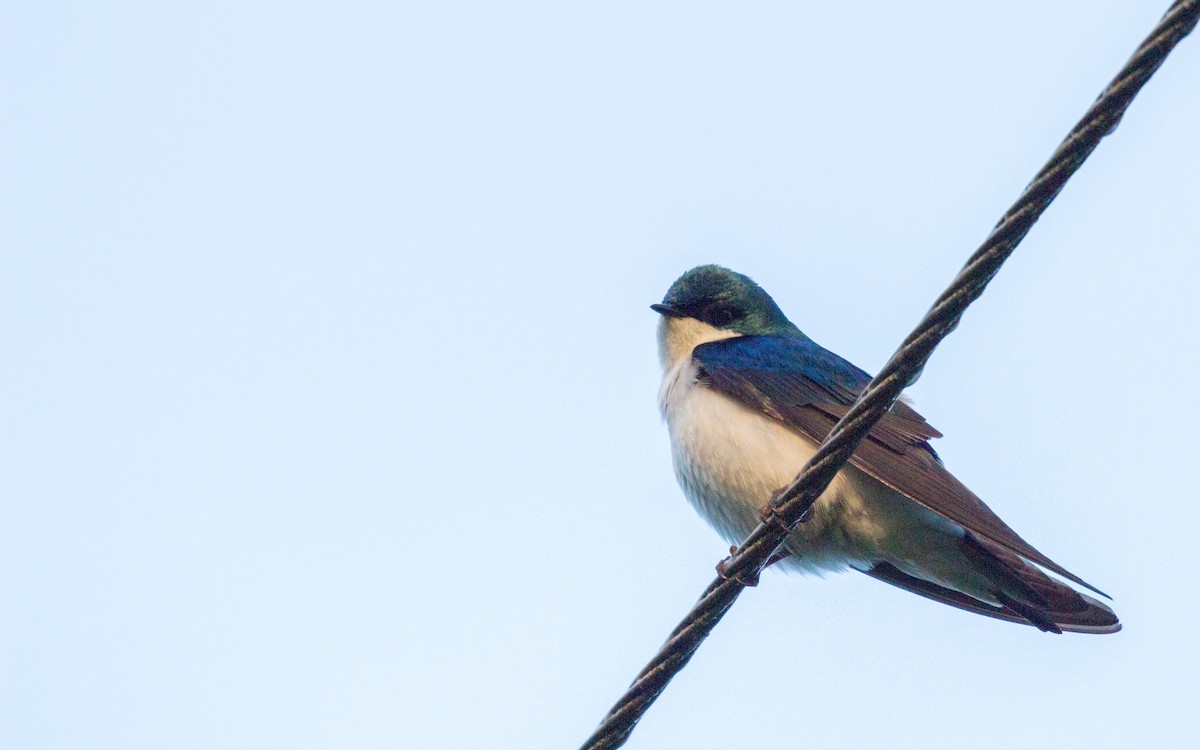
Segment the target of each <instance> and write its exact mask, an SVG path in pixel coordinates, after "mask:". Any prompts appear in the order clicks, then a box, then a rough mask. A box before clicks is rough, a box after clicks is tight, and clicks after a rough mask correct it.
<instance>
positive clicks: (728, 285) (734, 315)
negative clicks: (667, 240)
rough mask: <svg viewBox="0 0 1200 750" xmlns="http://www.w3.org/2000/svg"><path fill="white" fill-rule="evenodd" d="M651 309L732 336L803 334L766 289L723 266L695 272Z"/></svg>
mask: <svg viewBox="0 0 1200 750" xmlns="http://www.w3.org/2000/svg"><path fill="white" fill-rule="evenodd" d="M650 308H651V309H653V310H654V311H655V312H657V313H659V314H661V315H663V316H664V317H666V318H668V319H688V318H690V319H694V320H698V321H700V322H701V323H706V324H708V325H710V326H712V327H713V328H716V329H718V330H721V331H728V332H730V333H731V334H740V335H743V336H761V335H765V334H771V333H799V329H797V328H796V326H794V325H792V323H791V321H789V320H788V319H787V316H786V315H784V314H783V311H782V310H780V309H779V305H777V304H775V300H773V299H771V295H769V294H767V293H766V292H765V291H763V288H762V287H760V286H759V285H758V284H755V283H754V281H753V280H752V279H751V278H750V277H749V276H743V275H742V274H740V273H737V272H735V271H730V270H729V269H728V268H722V267H721V266H713V265H709V266H697V267H696V268H693V269H692V270H690V271H688V272H687V273H685V274H684V275H682V276H680V277H679V278H678V279H676V280H675V283H674V284H672V285H671V288H670V289H668V290H667V295H666V296H665V297H663V301H662V302H661V303H660V304H656V305H651V306H650Z"/></svg>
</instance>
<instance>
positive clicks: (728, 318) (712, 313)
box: [708, 305, 737, 328]
mask: <svg viewBox="0 0 1200 750" xmlns="http://www.w3.org/2000/svg"><path fill="white" fill-rule="evenodd" d="M735 318H737V311H736V310H734V309H733V308H732V307H729V306H728V305H716V306H714V307H713V308H711V309H710V310H709V311H708V319H709V322H711V323H712V324H713V325H714V326H716V327H717V328H723V327H725V326H727V325H729V324H730V323H732V322H733V321H734V319H735Z"/></svg>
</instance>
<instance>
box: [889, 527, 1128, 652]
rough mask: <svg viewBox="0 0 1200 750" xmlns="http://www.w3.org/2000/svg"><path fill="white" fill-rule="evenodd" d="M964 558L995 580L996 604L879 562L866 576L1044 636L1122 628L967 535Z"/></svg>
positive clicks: (1090, 601) (1099, 609) (1097, 606)
mask: <svg viewBox="0 0 1200 750" xmlns="http://www.w3.org/2000/svg"><path fill="white" fill-rule="evenodd" d="M961 550H962V552H963V555H964V556H965V557H967V558H968V559H969V560H971V562H972V563H973V564H974V565H975V566H976V567H977V568H978V569H980V570H982V571H985V572H986V573H987V575H988V577H989V578H990V579H991V580H992V581H994V582H995V584H996V588H995V591H993V594H994V595H995V597H996V600H997V601H999V602H1000V604H999V605H995V604H991V603H988V602H984V601H981V600H979V599H976V598H975V597H973V596H968V595H967V594H963V593H961V592H959V591H955V590H954V589H949V588H946V587H944V586H940V585H938V584H936V583H932V582H930V581H926V580H924V579H922V578H917V577H915V576H911V575H909V574H907V573H904V572H903V571H901V570H900V569H899V568H897V567H895V566H894V565H892V564H890V563H886V562H884V563H879V564H877V565H876V566H875V567H873V568H871V569H870V570H867V571H865V572H866V574H867V575H869V576H871V577H872V578H875V579H878V580H880V581H883V582H885V583H890V584H892V585H893V586H899V587H900V588H902V589H905V590H907V591H911V592H912V593H914V594H919V595H921V596H924V597H926V598H927V599H933V600H934V601H938V602H941V603H943V604H949V605H950V606H952V607H958V608H959V609H964V610H966V611H968V612H974V613H976V614H980V615H985V616H987V617H994V618H996V619H998V620H1007V621H1008V622H1017V623H1021V624H1023V625H1033V626H1034V627H1036V628H1038V629H1039V630H1042V631H1044V632H1048V633H1062V632H1064V631H1066V632H1071V633H1115V632H1117V631H1118V630H1120V629H1121V622H1120V620H1118V619H1117V615H1116V613H1115V612H1113V611H1112V610H1111V609H1110V608H1109V607H1108V606H1107V605H1105V604H1104V603H1102V602H1100V601H1099V600H1097V599H1094V598H1092V597H1090V596H1088V595H1087V594H1081V593H1079V592H1078V591H1076V590H1075V589H1073V588H1071V587H1070V586H1067V585H1066V584H1064V583H1060V582H1059V581H1056V580H1055V579H1053V578H1051V577H1050V576H1048V575H1046V574H1045V573H1043V572H1042V571H1041V569H1039V568H1037V567H1035V566H1034V565H1032V564H1031V563H1028V562H1026V561H1025V560H1023V559H1022V558H1020V557H1019V556H1017V555H1015V554H1013V553H1011V552H1009V551H1008V550H1005V549H1003V548H1001V547H999V546H997V545H994V544H991V543H989V542H987V541H983V540H980V539H977V538H976V537H975V536H974V535H972V534H970V533H967V534H965V535H964V536H963V540H962V544H961Z"/></svg>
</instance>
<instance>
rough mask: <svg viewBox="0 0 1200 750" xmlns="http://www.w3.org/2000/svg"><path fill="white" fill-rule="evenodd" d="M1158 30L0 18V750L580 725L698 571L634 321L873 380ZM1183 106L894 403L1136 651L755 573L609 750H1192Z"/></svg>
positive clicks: (25, 11)
mask: <svg viewBox="0 0 1200 750" xmlns="http://www.w3.org/2000/svg"><path fill="white" fill-rule="evenodd" d="M1167 5H1168V3H1167V2H1166V0H1157V1H1153V2H1151V1H1147V2H1140V1H1139V2H1134V1H1132V0H1131V1H1129V2H1111V3H1101V4H1097V3H1093V2H1085V1H1084V0H1078V1H1072V2H1067V1H1061V2H1060V1H1053V2H1046V1H1045V0H1036V1H1035V0H1028V1H1023V0H1013V1H1011V2H1005V3H959V2H939V3H932V2H931V3H874V2H868V3H820V4H815V3H802V2H791V3H782V2H756V3H731V2H721V3H712V2H687V3H682V2H662V3H646V2H636V3H634V2H604V3H562V2H541V3H534V2H521V3H517V2H514V3H459V2H441V3H428V2H422V3H417V2H401V3H383V2H380V3H372V2H342V3H310V2H286V3H285V2H261V3H253V4H248V3H241V2H237V3H234V2H222V1H220V0H217V1H213V2H205V3H162V2H116V1H114V2H106V3H85V2H77V3H61V2H50V1H47V2H37V3H16V2H13V3H4V4H3V5H2V6H0V7H2V10H0V85H2V88H3V95H2V96H0V159H2V162H0V247H2V248H3V249H2V250H0V359H2V362H3V365H2V366H0V511H2V516H0V746H3V747H6V748H21V749H22V750H36V749H39V748H113V749H117V748H121V749H127V748H172V749H174V748H179V749H186V748H248V749H249V748H254V749H259V748H289V749H293V748H300V749H306V748H425V747H430V748H483V747H488V748H491V747H495V748H564V747H565V748H571V747H575V746H577V745H578V744H579V743H581V742H582V741H583V740H584V739H585V738H586V737H587V736H588V735H589V734H590V733H591V731H592V730H593V728H594V727H595V725H596V723H597V722H598V721H599V720H600V719H601V718H602V717H603V715H604V714H605V712H606V711H607V710H608V708H609V707H610V705H611V704H612V703H613V701H615V700H616V699H617V697H618V696H619V695H620V693H621V692H622V691H623V689H624V688H625V687H626V685H627V684H628V682H629V681H630V680H631V679H632V678H633V676H634V675H635V674H636V672H637V671H638V669H640V668H641V666H642V665H643V664H644V663H645V662H646V661H647V660H648V659H649V657H650V656H651V655H652V654H653V653H654V651H655V650H656V649H657V648H658V646H659V645H660V643H661V642H662V640H663V639H664V638H665V637H666V635H667V634H668V633H669V631H670V630H671V628H672V627H673V626H674V625H675V624H676V622H678V620H679V619H680V618H681V617H682V616H683V615H684V613H685V612H686V611H687V610H688V608H689V607H690V605H691V604H692V603H693V601H694V600H695V598H696V597H697V596H698V595H699V593H700V592H701V591H702V590H703V588H704V586H705V585H706V584H707V583H708V581H710V580H711V579H712V577H713V566H714V565H715V564H716V562H717V561H718V560H719V559H721V557H722V556H723V555H724V554H725V553H726V546H725V545H724V544H722V542H721V541H720V540H719V539H718V537H717V536H716V535H715V534H714V533H713V532H712V531H710V530H709V529H708V528H707V527H706V526H705V525H704V523H703V522H702V521H701V520H700V519H699V518H698V517H697V516H696V515H695V514H694V513H693V512H692V510H691V509H690V508H689V507H688V505H687V503H686V502H685V501H684V499H683V497H682V495H681V493H680V491H679V489H678V488H677V486H676V483H675V479H674V477H673V474H672V471H671V468H670V457H669V451H668V444H667V435H666V430H665V428H664V426H663V425H662V424H661V421H660V418H659V415H658V411H657V405H656V394H657V391H658V383H659V378H660V373H659V369H658V363H657V359H656V350H655V343H654V325H655V322H656V321H655V315H654V314H653V313H652V312H651V311H650V310H649V309H648V307H647V306H648V305H649V304H650V303H652V302H656V301H658V300H659V299H661V297H662V295H663V293H664V292H665V290H666V288H667V286H668V285H669V284H670V283H671V282H672V281H673V280H674V279H675V278H676V277H677V276H678V275H679V274H680V273H682V272H683V271H685V270H686V269H688V268H690V267H692V266H694V265H697V264H700V263H708V262H717V263H722V264H724V265H728V266H730V267H732V268H734V269H736V270H739V271H742V272H744V273H747V274H749V275H751V276H752V277H754V278H755V279H756V280H758V281H759V282H760V283H761V284H762V285H763V286H764V287H765V288H766V289H767V290H768V291H770V292H771V293H772V294H773V295H774V296H775V299H776V300H777V301H778V302H779V303H780V305H781V306H782V307H783V309H784V310H785V311H786V312H787V313H788V314H789V315H790V317H791V318H792V320H793V321H795V322H796V323H797V324H798V325H799V326H800V327H801V328H802V329H803V330H805V332H807V333H808V334H809V335H811V336H812V337H813V338H814V339H816V340H817V341H818V342H820V343H822V344H823V345H825V346H827V347H829V348H831V349H833V350H835V351H837V352H839V353H840V354H842V355H843V356H845V357H847V358H849V359H850V360H851V361H853V362H855V363H857V364H858V365H860V366H862V367H864V368H866V369H868V370H874V369H875V368H878V367H879V366H880V365H881V364H882V363H883V362H884V361H886V359H887V358H888V356H889V355H890V354H891V353H892V352H893V351H894V349H895V347H896V346H897V344H898V343H899V342H900V340H901V339H902V338H903V336H904V335H905V334H906V333H907V332H908V331H909V330H910V329H911V328H912V326H913V325H914V324H915V323H916V322H917V320H918V319H919V318H920V316H921V315H922V314H923V313H924V311H925V310H926V309H927V308H928V306H929V304H930V303H931V302H932V300H933V299H934V297H935V296H936V294H937V293H938V292H939V291H941V289H942V288H943V287H944V286H945V285H946V284H947V283H948V282H949V280H950V279H951V278H952V277H953V275H954V274H955V272H956V271H957V270H958V268H959V267H960V266H961V264H962V263H963V261H964V260H965V258H966V257H967V256H968V255H969V254H970V253H971V252H972V251H973V250H974V248H975V247H977V245H978V244H979V242H980V241H982V240H983V238H984V237H985V236H986V234H987V231H988V229H989V228H990V227H991V226H992V225H993V224H994V223H995V221H996V220H997V219H998V218H999V216H1000V215H1001V213H1002V212H1003V211H1004V209H1005V208H1006V207H1007V206H1008V205H1009V204H1010V203H1011V202H1012V200H1013V199H1015V197H1016V196H1017V195H1018V193H1019V192H1020V190H1021V188H1022V187H1023V186H1024V185H1025V184H1026V182H1027V181H1028V180H1029V179H1030V177H1032V175H1033V174H1034V172H1035V171H1036V170H1037V169H1038V167H1040V166H1041V164H1042V163H1043V162H1044V161H1045V159H1046V158H1047V157H1048V156H1049V155H1050V153H1051V151H1052V150H1053V148H1054V146H1055V145H1056V144H1057V143H1058V141H1059V140H1060V139H1061V138H1062V136H1063V135H1064V134H1065V133H1066V132H1067V130H1068V129H1069V128H1070V126H1071V125H1072V124H1073V123H1074V121H1075V120H1076V119H1077V118H1078V117H1079V116H1080V115H1081V114H1082V113H1083V112H1084V111H1085V109H1086V108H1087V106H1088V105H1089V104H1090V103H1091V102H1092V100H1093V99H1094V98H1095V97H1096V95H1097V94H1098V93H1099V92H1100V91H1101V89H1102V88H1103V86H1104V85H1105V84H1106V83H1107V82H1108V81H1109V80H1110V78H1111V77H1112V75H1113V74H1114V73H1115V72H1116V71H1117V70H1118V68H1119V67H1120V66H1121V65H1122V64H1123V63H1124V62H1125V60H1126V59H1127V58H1128V57H1129V55H1130V54H1131V53H1132V51H1133V50H1134V48H1135V47H1136V45H1137V44H1138V42H1139V41H1140V40H1141V39H1142V38H1143V37H1144V36H1145V35H1146V34H1147V33H1148V32H1149V30H1150V29H1151V28H1152V27H1153V25H1154V23H1155V22H1156V21H1157V20H1158V18H1159V17H1160V15H1161V14H1162V12H1163V11H1164V10H1165V9H1166V6H1167ZM1197 81H1200V39H1191V40H1188V41H1186V42H1185V43H1184V44H1183V45H1182V46H1181V47H1180V48H1179V49H1178V50H1177V52H1176V53H1175V54H1174V55H1173V56H1172V58H1171V59H1169V60H1168V61H1167V63H1166V65H1165V66H1164V68H1163V69H1162V70H1161V71H1160V72H1159V73H1158V75H1157V76H1156V77H1155V78H1154V79H1153V80H1152V81H1151V82H1150V84H1149V86H1148V87H1147V89H1146V90H1145V91H1144V92H1143V93H1142V95H1141V96H1140V97H1139V99H1138V100H1137V101H1136V102H1135V103H1134V106H1133V108H1132V110H1131V111H1130V113H1129V114H1128V115H1127V117H1126V118H1125V120H1124V122H1123V123H1122V125H1121V127H1120V128H1119V129H1118V130H1117V132H1116V133H1115V135H1114V136H1113V137H1111V138H1109V139H1107V140H1106V141H1105V142H1104V143H1103V144H1101V147H1100V149H1099V150H1098V151H1097V152H1096V154H1095V155H1094V156H1093V157H1092V159H1091V160H1090V161H1089V162H1088V163H1087V164H1086V166H1085V167H1084V168H1083V170H1082V172H1081V173H1080V174H1078V175H1077V176H1076V178H1075V179H1074V180H1073V181H1072V182H1071V183H1070V185H1069V186H1068V187H1067V189H1066V190H1065V192H1064V193H1063V194H1062V195H1061V196H1060V198H1059V199H1058V201H1057V202H1056V203H1055V204H1054V205H1053V206H1052V207H1051V209H1050V211H1049V212H1048V213H1047V215H1046V216H1045V218H1044V219H1043V220H1042V221H1041V222H1040V223H1039V224H1038V225H1037V226H1036V227H1035V228H1034V230H1033V232H1032V234H1031V235H1030V236H1029V237H1028V239H1027V240H1026V241H1025V243H1024V244H1023V245H1022V246H1021V247H1020V249H1019V250H1018V252H1017V254H1016V255H1015V256H1014V257H1013V259H1012V260H1011V261H1010V262H1009V264H1008V265H1007V266H1006V267H1005V268H1004V270H1003V271H1002V272H1001V274H1000V275H999V277H998V278H997V279H996V280H995V282H994V283H993V284H992V286H991V287H990V289H989V291H988V293H987V294H986V295H985V296H984V297H983V298H982V300H981V301H980V302H979V303H978V304H977V305H976V306H974V307H973V308H972V309H971V310H970V311H969V312H968V314H967V317H966V319H965V320H964V322H963V323H962V325H961V326H960V327H959V329H958V330H957V331H956V333H955V334H954V335H953V336H951V337H950V338H949V339H948V340H947V341H946V342H945V344H944V345H943V346H942V347H941V348H940V349H939V350H938V352H937V353H936V354H935V356H934V358H933V360H932V362H931V364H930V365H929V366H928V368H927V369H926V372H925V374H924V377H923V379H922V380H921V381H920V382H919V383H918V384H917V385H916V386H915V387H913V388H912V389H910V391H909V395H910V396H911V397H912V398H913V399H914V400H915V401H916V404H917V406H918V408H919V409H920V410H921V411H922V413H924V414H925V416H926V417H927V418H928V419H929V420H930V421H931V422H932V423H933V424H934V425H935V426H937V427H938V428H939V429H940V430H942V432H944V433H945V435H946V437H945V438H944V439H942V440H940V441H938V442H937V445H936V447H937V449H938V450H939V451H940V452H941V455H942V457H943V458H944V459H945V461H946V463H947V465H948V466H949V467H950V468H951V469H952V470H953V471H954V472H955V473H956V474H957V476H958V477H959V478H961V479H962V480H963V481H964V482H966V483H967V484H968V485H969V486H971V487H972V488H973V489H974V490H975V491H976V492H977V493H978V494H979V495H980V496H982V497H983V498H984V499H985V500H986V501H987V502H988V503H989V504H990V505H991V506H992V507H993V508H994V509H995V510H996V511H997V512H999V513H1000V514H1001V515H1002V516H1003V517H1004V518H1005V519H1006V520H1007V521H1008V522H1009V523H1010V524H1011V525H1012V526H1014V527H1015V528H1016V529H1017V530H1018V531H1019V532H1020V533H1021V534H1022V535H1023V536H1025V537H1026V538H1027V539H1028V540H1029V541H1030V542H1032V543H1033V544H1034V545H1036V546H1038V547H1039V548H1041V549H1042V550H1043V551H1045V552H1046V553H1047V554H1049V555H1050V556H1051V557H1053V558H1054V559H1055V560H1057V561H1059V562H1061V563H1062V564H1064V565H1065V566H1066V567H1068V568H1069V569H1071V570H1072V571H1074V572H1076V573H1078V574H1080V575H1081V576H1083V577H1084V578H1086V579H1087V580H1089V581H1091V582H1093V583H1095V584H1096V585H1097V586H1099V587H1100V588H1102V589H1104V590H1106V591H1108V592H1109V593H1111V594H1112V595H1113V596H1114V597H1115V602H1114V607H1115V609H1116V610H1117V612H1118V613H1119V614H1120V616H1121V618H1122V620H1123V622H1124V624H1125V630H1124V631H1123V632H1122V633H1120V634H1118V635H1115V636H1107V637H1087V636H1063V637H1054V636H1048V635H1043V634H1041V633H1038V632H1037V631H1036V630H1033V629H1032V628H1024V627H1017V626H1014V625H1009V624H1005V623H1000V622H997V621H992V620H987V619H985V618H980V617H975V616H971V615H968V614H965V613H962V612H959V611H957V610H953V609H950V608H948V607H943V606H939V605H936V604H933V603H930V602H927V601H925V600H923V599H920V598H918V597H915V596H912V595H910V594H906V593H904V592H901V591H899V590H895V589H892V588H890V587H887V586H884V585H882V584H879V583H877V582H875V581H872V580H870V579H868V578H867V577H866V576H861V575H857V574H844V575H837V576H832V577H829V578H826V579H818V578H805V577H800V576H788V575H782V574H779V573H768V574H766V575H764V576H763V581H762V584H761V585H760V586H759V588H758V589H756V590H753V591H750V592H747V593H746V594H745V595H743V597H742V598H741V600H740V601H739V602H738V604H737V606H735V607H734V609H733V610H732V612H731V613H730V614H729V616H728V617H726V619H725V621H724V622H722V623H721V625H720V626H719V627H718V628H717V630H716V632H715V633H714V634H713V636H712V637H711V638H710V639H709V641H708V642H707V643H706V644H705V645H704V646H703V647H702V648H701V649H700V651H699V654H698V655H697V656H696V658H695V659H694V660H693V662H692V663H691V665H690V666H689V667H688V668H687V669H686V670H685V671H684V672H683V673H682V674H681V675H680V676H679V677H678V678H677V679H676V680H675V682H674V683H673V684H672V685H671V686H670V688H669V689H668V690H667V691H666V692H665V694H664V695H663V696H662V698H661V699H660V700H659V702H658V703H657V704H656V705H655V706H654V707H653V708H652V709H651V711H650V712H649V714H648V715H647V716H646V718H645V719H644V721H643V722H642V724H641V725H640V726H639V728H638V730H637V731H636V732H635V733H634V735H633V738H632V740H631V741H630V743H629V745H628V746H629V747H631V748H673V747H674V748H684V747H686V748H730V747H773V748H789V747H821V748H828V747H879V746H886V747H889V748H929V747H949V746H951V745H956V744H958V743H959V742H960V740H961V739H962V738H963V737H967V738H969V740H968V744H969V746H970V747H972V748H1008V747H1013V746H1017V747H1022V748H1029V749H1030V750H1036V749H1039V748H1056V749H1058V750H1061V749H1063V748H1078V747H1123V746H1138V747H1183V746H1187V745H1188V744H1189V743H1190V742H1193V741H1195V740H1196V739H1197V735H1198V733H1200V730H1197V728H1196V727H1197V725H1196V722H1195V712H1196V702H1197V700H1198V699H1200V687H1198V685H1200V683H1198V681H1197V675H1200V649H1197V647H1196V633H1197V619H1198V617H1200V607H1198V605H1197V603H1196V594H1195V570H1196V561H1195V548H1196V547H1195V539H1196V533H1197V528H1198V525H1200V503H1198V501H1197V498H1196V496H1195V494H1196V493H1195V490H1194V489H1193V485H1192V484H1191V479H1192V477H1193V474H1194V472H1195V470H1196V459H1195V449H1196V439H1195V425H1196V422H1197V418H1198V417H1200V396H1198V391H1197V389H1196V387H1195V383H1194V380H1193V378H1194V374H1195V372H1196V371H1197V365H1198V361H1197V351H1196V349H1197V344H1196V342H1197V335H1196V328H1197V322H1198V321H1200V294H1198V293H1197V282H1196V280H1197V278H1198V275H1200V260H1197V252H1196V235H1195V221H1196V211H1197V206H1198V205H1200V204H1198V201H1200V147H1197V139H1196V134H1197V133H1198V132H1200V95H1198V92H1200V86H1198V85H1197Z"/></svg>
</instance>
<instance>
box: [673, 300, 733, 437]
mask: <svg viewBox="0 0 1200 750" xmlns="http://www.w3.org/2000/svg"><path fill="white" fill-rule="evenodd" d="M741 335H742V334H740V333H738V332H736V331H726V330H722V329H720V328H715V327H713V326H710V325H709V324H708V323H704V322H702V321H699V320H696V319H695V318H672V317H668V316H666V315H664V316H662V318H660V319H659V321H658V360H659V362H660V363H661V364H662V368H663V381H662V388H661V389H660V390H659V392H658V405H659V408H660V409H662V413H663V416H664V417H666V416H667V413H668V411H669V410H670V407H669V404H670V402H671V401H672V398H671V393H672V391H674V392H675V395H676V396H677V397H678V396H679V395H681V394H680V391H682V390H683V389H686V388H688V387H690V386H691V384H692V382H693V381H694V379H695V372H694V371H693V368H692V350H693V349H695V348H696V347H697V346H700V345H701V344H707V343H708V342H710V341H721V340H722V339H731V338H734V337H736V336H741Z"/></svg>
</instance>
